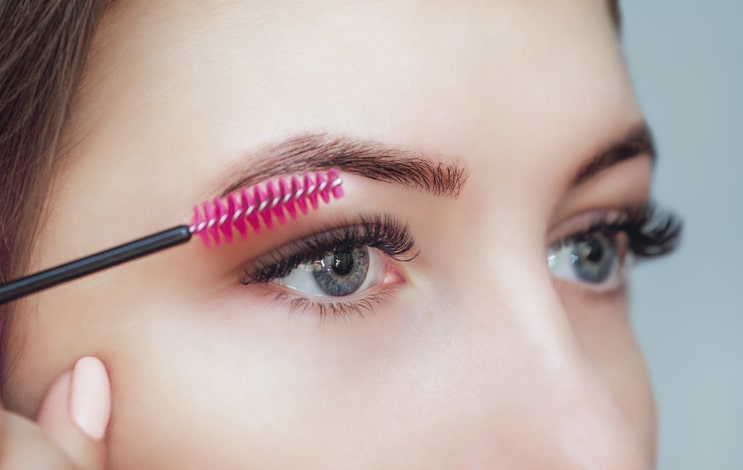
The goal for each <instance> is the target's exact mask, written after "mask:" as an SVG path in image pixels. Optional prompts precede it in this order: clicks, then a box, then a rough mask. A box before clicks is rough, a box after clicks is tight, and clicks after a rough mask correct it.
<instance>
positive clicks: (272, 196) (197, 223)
mask: <svg viewBox="0 0 743 470" xmlns="http://www.w3.org/2000/svg"><path fill="white" fill-rule="evenodd" d="M342 184H343V180H342V179H341V178H340V171H339V170H337V169H331V170H328V171H327V172H324V173H323V172H316V173H314V175H313V174H309V173H307V174H305V175H303V176H301V177H299V176H292V177H290V178H279V179H277V180H272V181H268V182H267V183H264V184H260V185H256V186H253V187H251V188H246V189H243V190H240V191H236V192H234V193H231V194H229V195H227V196H226V197H223V198H216V199H214V200H213V201H208V202H205V203H203V204H202V205H200V206H194V215H193V219H191V225H190V226H189V230H190V231H191V233H192V234H194V235H199V236H200V237H201V239H202V240H203V242H204V244H205V245H206V246H207V247H211V246H212V245H215V246H219V245H221V244H222V243H223V242H224V243H232V242H233V241H234V239H235V232H237V234H238V235H240V237H242V238H245V237H247V236H248V232H251V231H252V232H255V233H259V232H260V231H261V228H262V227H265V228H266V229H271V228H273V226H274V222H275V221H278V223H279V224H284V223H286V221H287V216H288V217H289V218H291V219H292V220H294V219H296V218H297V216H299V215H300V214H307V213H308V212H309V211H310V209H317V208H318V207H319V205H320V200H322V201H323V202H324V203H326V204H328V203H329V202H330V200H331V196H332V197H333V198H334V199H340V198H341V197H343V188H342Z"/></svg>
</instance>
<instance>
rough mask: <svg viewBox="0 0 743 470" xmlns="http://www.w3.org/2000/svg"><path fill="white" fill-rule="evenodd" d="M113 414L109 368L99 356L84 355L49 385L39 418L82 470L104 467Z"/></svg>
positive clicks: (94, 469) (50, 434)
mask: <svg viewBox="0 0 743 470" xmlns="http://www.w3.org/2000/svg"><path fill="white" fill-rule="evenodd" d="M110 413H111V392H110V385H109V380H108V373H107V372H106V368H105V366H104V365H103V363H102V362H101V361H100V360H99V359H96V358H94V357H83V358H81V359H79V360H78V361H77V363H76V364H75V367H74V369H73V370H72V371H71V372H66V373H65V374H63V375H62V376H61V377H60V378H58V379H57V380H56V381H55V382H54V383H53V384H52V386H51V387H50V388H49V391H48V392H47V395H46V397H45V399H44V403H43V404H42V406H41V410H40V412H39V416H38V419H37V421H38V424H39V426H41V427H42V428H43V429H44V430H46V432H47V433H48V434H49V436H50V437H51V439H52V440H53V441H54V442H55V443H56V444H57V445H58V446H59V447H60V448H61V449H62V450H63V451H64V452H65V453H66V454H67V455H68V456H69V458H70V459H71V460H72V461H73V462H75V463H76V464H77V465H78V466H79V467H80V469H81V470H103V469H104V466H105V461H106V452H105V451H106V449H105V444H104V442H103V438H104V435H105V432H106V427H107V426H108V420H109V416H110Z"/></svg>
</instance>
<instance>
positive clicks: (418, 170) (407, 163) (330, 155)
mask: <svg viewBox="0 0 743 470" xmlns="http://www.w3.org/2000/svg"><path fill="white" fill-rule="evenodd" d="M246 162H247V163H245V164H244V166H242V167H238V168H236V169H233V171H231V173H230V176H229V177H227V178H225V182H224V183H223V185H221V187H222V189H221V190H220V191H219V192H220V193H221V195H222V196H224V195H227V194H229V193H231V192H233V191H235V190H238V189H240V188H245V187H248V186H252V185H254V184H257V183H260V182H263V181H266V180H269V179H272V178H276V177H279V176H286V175H293V174H301V173H308V172H312V171H322V170H328V169H330V168H338V169H339V170H341V171H343V172H346V173H351V174H355V175H359V176H363V177H365V178H369V179H372V180H376V181H383V182H386V183H393V184H396V185H399V186H403V187H406V188H411V189H415V190H419V191H424V192H427V193H430V194H433V195H435V196H448V197H457V196H458V195H459V193H460V192H461V190H462V187H463V186H464V184H465V182H466V180H467V175H468V172H467V168H466V167H465V166H463V165H462V164H460V163H458V161H457V160H447V159H443V158H441V157H440V156H436V155H426V154H423V153H422V152H415V151H411V150H407V149H402V148H396V147H391V146H387V145H384V144H381V143H379V142H375V141H370V140H360V139H353V138H349V137H342V136H340V137H338V136H329V135H327V134H301V135H297V136H293V137H291V138H289V139H286V140H284V141H281V142H279V143H277V144H273V145H269V146H268V147H266V148H264V149H263V150H260V151H258V152H257V153H256V154H255V155H251V156H250V158H248V159H246Z"/></svg>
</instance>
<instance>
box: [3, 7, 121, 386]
mask: <svg viewBox="0 0 743 470" xmlns="http://www.w3.org/2000/svg"><path fill="white" fill-rule="evenodd" d="M108 3H110V0H44V1H38V0H37V1H33V0H0V31H2V36H1V37H0V175H2V184H0V283H2V282H7V281H8V280H9V279H10V278H13V277H17V276H18V275H19V274H20V273H21V272H22V271H23V270H24V269H25V267H26V265H27V263H28V257H29V254H30V251H31V246H32V244H33V241H34V234H35V232H36V227H37V224H38V221H39V218H40V215H41V207H42V203H43V201H44V199H45V197H46V194H47V191H46V188H47V187H48V183H49V178H50V176H51V170H52V163H53V158H52V157H53V156H54V155H55V153H56V152H57V151H58V149H59V146H60V140H61V138H60V136H61V135H62V129H63V126H64V124H65V122H66V120H67V118H68V117H69V115H70V112H71V108H72V103H73V97H74V95H75V90H76V88H77V86H78V83H79V81H80V79H81V76H82V71H83V69H84V66H85V61H86V57H87V55H88V50H89V48H90V44H91V39H92V36H93V31H94V28H95V26H96V24H97V23H98V20H99V19H100V17H101V15H102V13H103V10H104V9H105V8H106V6H107V4H108ZM9 314H10V308H9V306H8V305H5V306H0V368H2V364H3V363H4V362H5V361H4V356H5V354H4V353H5V351H4V345H6V344H7V341H5V339H6V338H5V335H6V334H7V328H6V327H5V326H7V325H6V324H7V322H8V321H9ZM2 378H3V377H2V370H1V369H0V386H1V385H2Z"/></svg>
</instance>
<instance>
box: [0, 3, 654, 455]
mask: <svg viewBox="0 0 743 470" xmlns="http://www.w3.org/2000/svg"><path fill="white" fill-rule="evenodd" d="M642 120H643V118H642V115H641V113H640V111H639V109H638V106H637V103H636V101H635V98H634V96H633V94H632V90H631V88H630V84H629V82H628V79H627V76H626V73H625V70H624V65H623V61H622V56H621V52H620V50H619V48H618V43H617V38H616V32H615V30H614V27H613V26H612V23H611V19H610V16H609V13H608V8H607V6H606V5H605V4H603V3H602V2H597V1H595V0H572V1H565V2H538V1H524V0H519V1H507V0H498V1H490V2H466V3H465V2H399V1H388V2H332V1H327V2H320V1H317V2H278V1H272V2H247V1H242V2H241V1H219V2H216V1H210V2H207V1H203V0H200V1H192V2H184V1H181V0H178V1H176V0H161V1H157V2H152V1H135V0H132V1H128V2H124V1H122V2H119V3H117V4H115V5H114V7H113V8H112V9H111V10H110V12H109V13H108V15H107V16H106V18H105V19H104V21H103V23H102V24H101V26H100V29H99V31H98V35H97V37H96V41H95V44H94V48H93V51H92V53H91V57H90V65H89V68H88V70H87V72H86V75H85V80H84V84H83V87H82V90H81V95H80V100H79V103H78V106H77V107H76V109H75V111H74V115H73V119H72V122H71V124H70V129H69V133H68V137H69V140H68V142H69V145H68V147H67V151H66V153H65V155H64V156H62V157H61V158H62V160H61V162H62V164H61V166H60V171H59V172H58V174H57V176H56V179H55V181H54V184H53V187H52V195H51V198H50V200H49V216H48V219H47V220H46V221H45V222H44V224H43V225H42V227H41V232H40V241H39V244H38V250H37V251H36V252H35V253H34V256H35V261H34V267H35V268H41V267H46V266H49V265H53V264H57V263H59V262H63V261H66V260H69V259H72V258H76V257H79V256H82V255H84V254H88V253H90V252H93V251H97V250H99V249H103V248H107V247H109V246H112V245H115V244H119V243H121V242H124V241H128V240H131V239H133V238H138V237H140V236H143V235H147V234H149V233H152V232H155V231H158V230H160V229H164V228H167V227H169V226H172V225H176V224H179V223H184V222H187V221H188V220H189V218H190V215H189V214H190V208H191V207H192V205H193V204H194V203H198V202H201V201H203V200H205V199H207V198H209V197H211V196H214V195H215V194H218V193H220V192H221V191H222V190H224V189H225V188H227V187H230V186H233V187H234V186H235V185H244V184H252V183H257V182H259V180H260V179H263V178H265V177H266V176H282V175H286V174H287V173H289V174H291V173H294V172H299V173H301V172H304V171H306V170H309V169H314V168H322V167H327V166H328V165H329V163H328V162H329V161H330V159H331V158H333V155H335V157H336V161H335V164H336V165H337V166H340V167H341V170H342V171H343V177H344V188H345V191H346V197H344V198H343V199H342V200H340V201H337V202H334V203H332V204H330V205H329V206H327V207H323V208H321V209H320V210H318V211H316V212H314V213H313V214H311V215H309V216H306V217H304V218H301V219H300V220H298V221H296V222H291V223H289V224H287V225H286V226H282V227H279V228H276V229H273V230H271V231H262V232H261V234H259V235H256V236H253V235H251V236H249V237H248V239H247V240H245V241H240V242H236V243H233V244H232V245H229V246H226V247H221V248H219V249H212V250H207V249H205V248H204V247H203V246H202V245H201V244H200V243H198V242H196V241H194V242H192V243H189V244H188V245H185V246H183V247H179V248H176V249H173V250H170V251H168V252H163V253H160V254H157V255H154V256H151V257H149V258H146V259H144V260H141V261H137V262H133V263H130V264H128V265H125V266H121V267H118V268H116V269H112V270H109V271H106V272H103V273H100V274H97V275H95V276H91V277H89V278H85V279H82V280H80V281H77V282H74V283H71V284H69V285H65V286H63V287H58V288H55V289H53V290H50V291H48V292H45V293H43V294H40V295H37V296H35V297H33V298H31V299H28V300H27V301H26V302H25V303H24V304H23V305H22V310H21V311H20V312H19V313H18V314H17V315H16V316H15V320H14V323H13V331H12V340H11V343H10V344H9V348H10V351H11V352H15V353H17V357H16V358H15V360H14V362H13V367H12V368H10V369H9V371H10V372H9V376H8V379H7V380H8V381H7V385H6V389H5V390H4V399H5V403H6V405H7V406H8V407H10V408H11V409H16V410H19V411H21V412H23V413H25V414H27V415H31V416H33V415H34V414H35V412H36V411H37V409H38V406H39V404H40V402H41V400H42V398H43V396H44V393H45V390H46V388H47V387H48V385H49V384H50V382H51V381H52V380H53V379H54V378H56V377H57V376H58V375H59V374H60V373H61V372H62V371H64V370H66V369H68V368H69V367H71V365H72V364H73V363H74V361H75V359H77V358H78V357H81V356H85V355H93V356H97V357H99V358H101V359H102V360H103V361H104V363H105V364H106V366H107V368H108V371H109V374H110V378H111V382H112V399H113V415H112V420H111V424H110V427H109V432H108V437H107V439H108V443H109V448H110V454H109V459H110V466H111V467H112V468H140V469H144V468H157V469H162V468H187V467H188V468H236V467H255V468H298V467H316V468H351V467H353V468H484V467H487V468H537V467H542V468H545V467H549V468H560V467H561V464H562V466H564V467H566V468H568V467H569V468H576V467H581V468H583V467H585V468H622V469H626V468H638V467H643V466H644V465H648V464H649V463H650V462H652V460H653V458H654V457H653V456H654V452H655V418H654V407H653V400H652V395H651V391H650V386H649V383H648V378H647V375H646V370H645V367H644V364H643V359H642V357H641V354H640V351H639V349H638V346H637V344H636V342H635V339H634V337H633V333H632V329H631V325H630V321H629V317H628V313H627V305H626V298H625V295H624V289H623V285H622V282H621V272H619V273H617V272H615V271H616V269H615V268H616V264H612V263H614V262H615V261H616V260H615V259H614V258H612V257H611V256H610V254H607V253H613V251H612V250H614V249H617V250H618V251H620V252H621V251H623V250H624V248H623V247H622V243H621V240H619V238H621V237H618V240H619V241H617V243H616V244H613V243H614V241H615V240H613V239H607V238H598V240H599V241H601V240H603V242H604V245H600V246H599V247H596V246H594V247H593V248H591V247H590V246H588V248H587V245H585V243H584V244H583V245H580V246H581V247H582V248H581V249H583V250H584V251H583V252H581V251H580V250H575V251H574V253H573V254H575V253H578V254H579V255H581V256H583V255H585V259H580V260H578V261H579V263H578V264H570V263H569V262H566V260H568V259H569V258H570V253H571V252H570V251H569V248H571V247H573V248H575V247H576V246H578V244H579V241H577V240H578V239H577V238H575V237H574V238H572V239H571V238H569V236H571V235H574V234H576V233H578V234H579V233H581V232H585V231H586V230H588V229H589V226H590V225H591V223H592V222H595V221H596V220H597V219H598V218H600V217H604V216H606V214H608V213H611V212H612V211H616V210H619V209H621V208H622V207H624V206H627V205H630V204H638V203H642V202H643V201H646V200H647V198H648V197H649V186H650V178H651V168H652V165H651V155H650V153H651V152H650V149H649V146H640V147H632V149H634V150H632V151H627V148H628V145H629V144H631V143H632V142H629V143H628V142H626V139H627V138H628V136H631V135H633V133H634V136H635V137H637V136H638V135H639V136H640V137H642V129H643V128H642ZM638 129H639V131H638ZM637 140H638V139H637V138H635V139H634V141H633V142H636V141H637ZM639 140H640V141H642V138H640V139H639ZM607 149H609V150H610V151H608V152H605V151H606V150H607ZM333 152H335V154H334V153H333ZM602 152H603V153H602ZM339 155H340V156H339ZM597 155H604V158H600V159H598V160H595V161H594V165H592V166H591V167H590V168H591V169H592V170H597V171H592V170H591V169H589V170H588V171H586V165H587V163H589V162H591V161H592V159H594V157H596V156H597ZM279 157H280V158H281V159H282V166H281V168H279V167H278V165H277V164H276V163H275V160H276V159H277V158H279ZM351 157H355V158H351ZM382 157H386V158H382ZM626 157H629V158H626ZM364 159H367V160H364ZM364 161H368V162H371V163H372V164H371V165H367V166H364V165H360V164H359V162H362V163H363V162H364ZM596 162H598V163H596ZM411 163H414V164H413V165H411ZM400 165H407V166H406V167H404V169H405V172H404V173H403V174H404V175H406V177H404V178H400V179H401V180H404V181H397V182H395V181H392V180H391V179H389V178H387V177H385V176H383V175H384V174H387V173H386V172H388V171H391V170H395V169H397V168H398V167H399V166H400ZM459 170H462V171H461V172H460V171H459ZM274 173H276V174H275V175H274ZM579 173H580V174H582V176H581V177H578V176H577V175H578V174H579ZM374 175H376V176H377V179H372V178H370V177H369V176H374ZM447 175H448V178H447ZM256 178H258V179H256ZM437 178H438V179H437ZM434 179H436V181H439V182H441V181H443V183H442V184H443V185H442V186H437V185H433V184H429V183H435V181H433V180H434ZM416 181H417V183H416V184H410V183H411V182H413V183H415V182H416ZM434 189H438V191H432V190H434ZM359 220H362V221H363V223H365V224H367V226H366V228H367V229H371V230H366V231H367V232H373V233H374V234H376V235H375V236H377V238H379V239H380V240H376V241H378V242H381V243H382V244H384V245H385V246H391V247H393V248H394V247H396V246H397V245H395V243H398V244H399V242H400V241H401V240H400V239H403V240H402V241H409V240H407V239H406V238H405V235H406V234H405V233H404V232H405V231H406V230H407V231H408V232H409V234H408V235H410V236H411V237H414V238H415V246H414V247H413V248H412V249H411V250H409V251H407V252H406V253H405V254H403V255H401V256H395V257H392V256H389V255H388V254H387V253H385V252H384V250H378V249H373V248H369V249H368V252H365V249H364V248H363V247H362V248H359V249H357V250H356V251H353V250H346V251H345V252H336V253H335V255H333V254H332V253H331V254H330V255H329V256H331V257H333V256H335V258H334V259H341V258H343V256H346V258H347V259H348V257H349V254H350V259H351V260H352V261H353V262H352V263H351V264H352V269H358V270H360V271H359V272H358V273H355V274H358V275H359V276H362V277H363V274H364V273H363V272H361V271H363V269H361V268H360V266H362V265H363V262H362V261H363V259H362V258H363V256H362V254H364V253H366V254H367V258H368V259H369V260H370V267H369V271H368V273H367V274H366V280H365V285H364V286H361V287H360V288H357V287H358V286H354V285H353V282H352V281H353V279H351V277H352V276H341V275H340V274H338V273H331V274H330V276H331V277H332V276H335V277H333V278H332V280H333V282H334V283H335V284H336V285H339V286H340V291H343V292H346V291H345V290H347V291H352V292H351V293H350V294H349V295H347V296H345V297H337V296H331V295H329V294H330V289H328V288H326V287H323V286H322V285H320V284H318V283H317V282H316V281H315V278H316V276H315V275H314V274H313V273H312V272H306V271H295V272H294V273H293V276H294V277H289V278H287V279H286V280H284V281H283V282H281V283H282V284H288V285H280V284H279V283H278V282H276V283H267V284H260V283H251V284H249V285H242V284H241V280H244V279H245V278H246V276H248V277H249V276H250V273H251V272H253V271H255V269H256V263H259V264H260V265H261V267H265V265H266V264H267V263H268V262H269V261H268V260H271V261H278V260H279V259H278V258H280V257H281V256H283V255H285V254H286V253H287V252H289V251H291V250H295V251H296V249H297V248H296V247H297V246H299V245H298V244H297V243H296V242H297V241H301V240H303V239H306V238H307V237H309V236H311V235H313V234H316V233H317V232H323V231H326V230H328V229H331V228H334V229H338V228H340V227H343V226H344V225H347V224H352V225H353V224H354V223H356V222H359ZM356 227H358V224H357V225H356ZM338 232H342V233H345V234H346V235H348V234H349V233H350V234H351V235H350V236H352V237H355V236H357V235H358V234H357V233H356V232H358V230H355V231H354V229H353V228H348V229H346V230H340V231H339V230H335V233H336V235H337V234H338ZM401 232H403V233H401ZM565 237H568V239H567V240H566V241H565V242H564V243H563V245H562V247H560V246H559V245H557V246H556V247H553V248H552V249H551V250H550V251H549V254H552V255H556V256H553V257H552V262H551V263H548V247H550V246H552V245H553V244H554V243H555V242H557V241H559V240H561V239H564V238H565ZM584 238H585V237H584ZM594 241H596V240H594ZM367 242H368V241H367ZM367 242H365V243H367ZM300 245H301V244H300ZM625 245H626V243H625ZM276 249H280V250H279V251H276ZM328 249H329V250H331V251H332V248H330V247H328ZM586 249H588V250H589V251H585V250H586ZM591 249H593V251H590V250H591ZM566 250H567V251H566ZM597 250H598V251H597ZM388 251H389V250H388ZM360 253H361V254H360ZM581 253H582V254H581ZM597 253H598V255H597ZM415 254H417V256H415V257H414V259H413V260H412V261H404V259H409V258H411V257H413V256H412V255H415ZM620 254H621V253H620ZM592 256H593V257H592ZM612 260H614V261H612ZM573 261H575V260H573ZM581 263H583V264H581ZM591 263H593V264H591ZM602 263H603V264H602ZM548 264H550V266H551V267H550V268H548ZM580 266H583V267H584V268H585V269H578V267H580ZM246 270H247V272H248V274H247V275H246V274H245V271H246ZM607 272H608V274H607ZM306 286H310V287H311V288H307V287H306ZM344 289H345V290H344ZM335 293H336V294H337V293H338V291H336V292H335ZM11 357H12V355H11ZM643 462H645V463H643Z"/></svg>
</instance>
